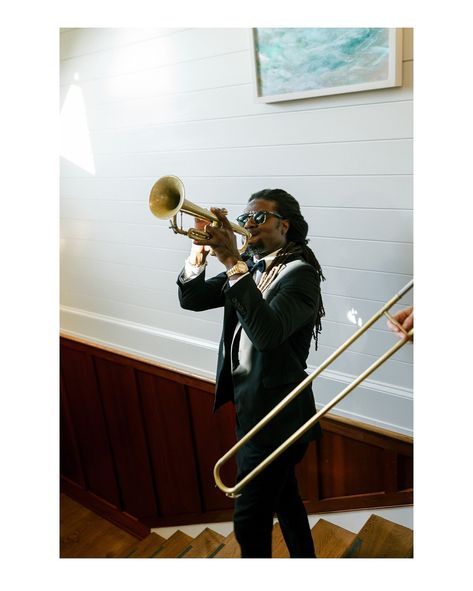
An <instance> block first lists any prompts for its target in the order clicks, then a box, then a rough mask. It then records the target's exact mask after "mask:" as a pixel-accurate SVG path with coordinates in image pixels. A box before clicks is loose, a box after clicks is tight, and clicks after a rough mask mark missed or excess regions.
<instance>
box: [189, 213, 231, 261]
mask: <svg viewBox="0 0 473 591" xmlns="http://www.w3.org/2000/svg"><path fill="white" fill-rule="evenodd" d="M210 211H211V212H212V213H213V214H214V215H215V216H217V218H218V220H219V222H220V225H219V226H214V225H212V223H211V222H209V221H208V220H200V219H199V220H197V218H196V224H197V223H198V225H196V226H195V227H196V228H198V229H199V230H200V229H202V230H204V231H205V232H207V233H208V234H209V235H210V238H208V239H206V240H194V243H193V248H194V247H196V248H201V249H212V251H213V252H214V253H215V256H216V257H217V258H218V260H219V261H220V262H221V263H222V264H223V265H225V267H226V268H227V269H230V268H231V267H233V265H235V264H236V262H237V261H239V260H241V257H240V253H239V252H238V247H237V241H236V236H235V233H234V231H233V229H232V226H231V224H230V222H229V221H228V219H227V213H228V211H227V210H226V209H224V208H218V207H211V208H210ZM201 253H202V254H204V253H206V254H205V256H207V254H208V250H206V251H205V250H203V251H201ZM204 260H205V258H204Z"/></svg>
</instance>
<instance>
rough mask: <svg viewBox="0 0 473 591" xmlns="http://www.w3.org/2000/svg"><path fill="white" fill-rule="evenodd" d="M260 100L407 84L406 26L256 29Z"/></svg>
mask: <svg viewBox="0 0 473 591" xmlns="http://www.w3.org/2000/svg"><path fill="white" fill-rule="evenodd" d="M250 42H251V43H250V45H251V55H252V59H251V62H252V70H253V89H254V98H255V100H256V101H257V102H263V103H272V102H277V101H291V100H297V99H305V98H312V97H319V96H328V95H333V94H342V93H349V92H361V91H367V90H375V89H380V88H388V87H393V86H401V85H402V29H396V28H395V29H374V28H364V29H362V28H345V29H341V28H323V29H322V28H310V29H309V28H307V29H300V28H299V29H297V28H290V29H285V28H278V29H268V28H260V29H258V28H254V29H251V30H250Z"/></svg>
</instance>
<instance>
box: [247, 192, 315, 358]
mask: <svg viewBox="0 0 473 591" xmlns="http://www.w3.org/2000/svg"><path fill="white" fill-rule="evenodd" d="M255 199H266V200H268V201H274V202H275V203H276V205H277V211H278V213H280V214H281V215H282V216H283V217H284V219H287V220H289V230H288V232H287V234H286V238H287V243H286V245H285V246H284V247H283V248H282V249H281V250H280V251H279V253H278V254H277V256H276V258H275V259H274V260H273V262H272V263H271V264H270V265H269V267H268V269H267V271H266V273H267V277H268V280H269V282H268V284H267V285H266V286H265V288H266V287H268V286H269V283H270V282H271V281H273V280H274V278H275V277H276V276H277V274H278V273H279V271H280V270H282V268H283V267H284V265H285V263H287V262H289V261H290V260H294V259H296V258H301V259H302V260H304V261H306V262H307V263H308V264H309V265H311V266H312V267H313V268H314V269H315V271H316V273H317V277H318V279H319V289H320V282H321V281H325V277H324V274H323V272H322V267H321V266H320V264H319V261H318V260H317V258H316V256H315V254H314V253H313V251H312V249H311V248H309V247H308V246H307V244H308V242H309V240H308V239H307V233H308V230H309V226H308V224H307V222H306V221H305V219H304V216H303V215H302V213H301V208H300V206H299V203H298V202H297V201H296V199H294V197H293V196H292V195H290V194H289V193H287V192H286V191H284V190H283V189H263V190H262V191H258V192H257V193H253V195H251V197H250V198H249V199H248V203H250V202H251V201H254V200H255ZM319 296H320V304H319V308H318V310H317V313H316V316H315V319H314V331H313V332H312V335H313V337H314V340H315V349H316V350H317V347H318V336H319V333H320V332H321V331H322V318H323V317H324V316H325V310H324V305H323V301H322V295H321V294H320V292H319Z"/></svg>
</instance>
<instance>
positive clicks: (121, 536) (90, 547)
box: [60, 494, 139, 558]
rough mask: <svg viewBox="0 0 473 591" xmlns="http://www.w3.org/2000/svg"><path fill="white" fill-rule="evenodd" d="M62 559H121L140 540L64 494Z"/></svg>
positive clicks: (62, 502)
mask: <svg viewBox="0 0 473 591" xmlns="http://www.w3.org/2000/svg"><path fill="white" fill-rule="evenodd" d="M60 513H61V528H60V529H61V532H60V536H61V540H60V556H61V558H118V557H119V556H121V555H122V554H123V553H124V552H126V551H129V550H130V549H131V548H134V547H135V546H136V544H137V543H138V542H139V540H138V539H137V538H136V537H135V536H132V535H131V534H129V533H128V532H125V531H123V530H122V529H120V528H119V527H117V526H116V525H114V524H113V523H111V522H110V521H107V520H106V519H104V518H103V517H100V516H99V515H97V514H96V513H94V512H93V511H90V510H89V509H87V508H86V507H83V506H82V505H80V504H79V503H77V502H76V501H74V500H73V499H71V498H70V497H68V496H66V495H64V494H61V505H60Z"/></svg>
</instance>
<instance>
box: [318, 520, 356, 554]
mask: <svg viewBox="0 0 473 591" xmlns="http://www.w3.org/2000/svg"><path fill="white" fill-rule="evenodd" d="M356 538H357V535H356V534H355V533H353V532H351V531H348V530H347V529H344V528H343V527H340V526H339V525H335V524H334V523H330V522H329V521H326V520H325V519H319V521H317V523H316V524H315V525H314V527H313V528H312V539H313V540H314V546H315V555H316V556H317V558H343V557H344V556H345V555H346V554H347V553H348V551H349V550H350V549H351V548H352V547H353V544H354V543H355V540H356Z"/></svg>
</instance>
